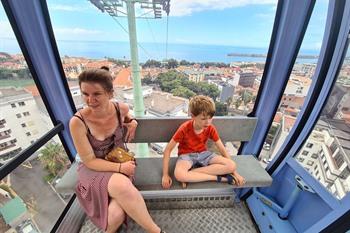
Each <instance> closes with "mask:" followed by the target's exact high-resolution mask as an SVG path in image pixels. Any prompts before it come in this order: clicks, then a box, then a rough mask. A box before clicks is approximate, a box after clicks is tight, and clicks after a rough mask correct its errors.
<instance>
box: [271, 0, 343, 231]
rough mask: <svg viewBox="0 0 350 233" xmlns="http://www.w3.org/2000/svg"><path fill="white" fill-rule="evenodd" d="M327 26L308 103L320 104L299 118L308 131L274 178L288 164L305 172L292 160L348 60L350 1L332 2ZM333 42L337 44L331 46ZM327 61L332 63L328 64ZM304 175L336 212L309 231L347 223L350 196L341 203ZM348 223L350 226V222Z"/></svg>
mask: <svg viewBox="0 0 350 233" xmlns="http://www.w3.org/2000/svg"><path fill="white" fill-rule="evenodd" d="M339 18H340V20H339ZM336 24H338V26H335V25H336ZM339 24H340V25H339ZM327 25H328V26H327V27H326V29H327V31H326V33H325V37H324V42H323V46H322V49H321V56H320V61H319V63H318V67H317V69H316V74H317V75H315V77H317V81H316V82H313V85H312V86H311V88H310V94H309V95H308V97H307V102H306V103H307V104H309V103H310V101H312V99H314V98H317V99H316V101H314V104H313V106H312V108H310V107H309V108H307V107H304V108H303V110H302V111H301V117H298V120H297V122H296V123H295V124H296V125H297V126H298V127H301V125H304V128H303V129H302V130H301V131H300V133H299V136H298V138H297V140H296V141H293V145H292V147H291V149H290V150H289V151H288V153H287V154H286V156H285V158H284V161H283V162H282V163H281V164H280V165H279V167H278V168H277V169H276V170H275V171H274V172H273V175H272V176H277V175H278V173H279V172H280V171H281V170H282V168H283V166H284V165H285V164H286V163H288V164H292V166H291V167H292V168H293V169H296V170H300V171H302V170H303V168H302V167H301V166H298V165H296V164H297V162H296V161H292V160H293V158H292V157H293V156H295V155H296V154H297V152H298V151H299V149H300V148H301V147H302V145H303V143H304V142H305V141H306V140H307V138H308V136H309V134H310V133H311V131H312V130H313V128H314V125H315V124H316V122H317V120H318V118H319V116H320V114H321V111H322V109H323V107H324V105H325V104H326V103H327V99H328V97H329V95H330V93H331V90H332V87H333V86H334V83H335V81H336V78H337V76H338V73H339V71H340V69H341V65H342V62H343V61H344V57H345V55H346V51H347V47H348V43H349V42H348V35H349V31H350V1H346V3H345V2H344V1H331V2H330V5H329V15H328V17H327ZM330 25H332V26H330ZM337 27H338V28H339V30H338V32H337V30H336V28H337ZM335 33H336V35H335ZM332 43H333V44H334V45H331V44H332ZM326 60H328V62H327V61H326ZM320 64H321V65H320ZM327 64H328V66H329V67H328V69H326V68H325V67H322V66H325V65H327ZM322 79H324V80H323V82H322V83H320V82H319V80H322ZM315 93H318V94H319V95H318V96H317V95H316V94H315ZM305 106H306V105H305ZM307 112H309V113H308V114H309V117H308V118H307V119H306V120H305V119H304V121H305V122H306V123H304V124H302V123H303V122H302V121H301V119H302V118H303V117H304V114H306V113H307ZM294 133H295V130H293V131H292V132H291V134H294ZM289 139H290V137H288V138H287V140H286V142H287V141H288V140H289ZM289 143H290V142H289ZM282 148H283V146H282ZM281 153H283V152H281V151H279V152H278V154H277V156H281ZM293 163H294V164H293ZM304 172H305V173H304ZM304 172H303V173H304V175H303V176H302V177H303V178H304V179H305V180H306V182H308V184H310V185H312V186H313V187H314V188H315V190H316V192H317V193H318V195H319V196H320V197H321V198H322V199H323V200H324V201H325V203H326V204H328V205H329V206H330V207H332V208H333V211H332V212H330V213H329V214H328V215H326V216H325V217H324V218H322V219H320V221H318V222H317V223H315V224H314V225H313V226H312V227H310V228H309V229H308V230H307V232H320V231H322V230H325V227H327V226H333V225H334V224H333V223H334V222H338V221H340V222H342V224H344V222H346V221H342V220H343V218H346V217H347V216H348V213H349V211H350V205H349V202H350V201H349V199H350V198H349V194H348V195H347V196H346V198H344V199H343V200H341V201H340V202H341V204H340V202H339V200H337V199H336V198H334V197H333V196H332V195H330V194H329V193H328V191H325V190H324V188H322V187H321V186H319V185H318V184H316V182H317V181H316V180H315V179H314V178H313V177H312V176H311V175H310V174H306V171H304ZM345 204H347V205H345ZM348 224H349V225H350V222H349V223H348Z"/></svg>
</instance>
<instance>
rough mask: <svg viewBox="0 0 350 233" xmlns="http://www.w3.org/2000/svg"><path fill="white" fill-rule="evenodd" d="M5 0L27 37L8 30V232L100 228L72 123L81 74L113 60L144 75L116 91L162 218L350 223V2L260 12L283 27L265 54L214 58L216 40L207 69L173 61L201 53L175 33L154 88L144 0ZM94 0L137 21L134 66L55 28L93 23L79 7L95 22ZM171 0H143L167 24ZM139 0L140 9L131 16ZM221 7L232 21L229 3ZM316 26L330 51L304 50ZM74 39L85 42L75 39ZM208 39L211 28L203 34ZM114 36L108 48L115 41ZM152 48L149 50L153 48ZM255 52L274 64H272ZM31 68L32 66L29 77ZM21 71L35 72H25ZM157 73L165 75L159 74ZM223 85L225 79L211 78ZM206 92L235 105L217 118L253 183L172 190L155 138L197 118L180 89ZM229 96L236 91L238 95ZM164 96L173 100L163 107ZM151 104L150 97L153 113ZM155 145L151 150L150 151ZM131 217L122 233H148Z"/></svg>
mask: <svg viewBox="0 0 350 233" xmlns="http://www.w3.org/2000/svg"><path fill="white" fill-rule="evenodd" d="M1 2H2V8H3V10H4V11H3V12H0V13H1V14H0V22H2V20H7V21H8V22H9V25H10V26H9V27H5V29H6V28H7V29H6V30H8V29H9V30H11V33H12V32H13V33H14V36H15V37H14V38H13V40H11V39H9V40H7V39H4V40H3V39H2V38H4V37H6V36H7V35H5V36H2V35H1V43H0V71H1V73H0V75H1V79H0V83H1V85H0V106H1V113H0V163H1V168H0V175H1V183H0V203H1V205H0V214H1V215H0V216H1V218H0V231H1V232H10V231H11V230H12V231H14V230H15V231H17V232H28V231H29V230H31V231H32V232H50V231H51V232H90V231H94V232H98V231H99V230H98V229H97V228H96V227H95V226H94V225H93V224H92V223H91V222H90V220H89V219H87V218H86V215H85V213H84V212H83V211H82V209H81V208H80V206H79V203H78V201H77V199H76V196H75V194H74V184H75V179H76V174H75V167H76V164H77V162H79V159H78V158H77V153H76V149H75V148H74V145H73V142H72V139H71V136H70V133H69V127H68V123H69V120H70V118H71V117H72V115H73V114H74V113H75V112H76V109H77V107H82V105H81V103H80V102H79V99H80V90H79V86H78V85H77V84H76V83H75V84H74V83H73V84H72V82H71V80H74V77H75V76H74V75H77V74H78V73H80V72H81V71H82V70H83V69H87V68H99V67H101V66H102V65H103V66H106V65H107V68H109V69H110V72H111V73H113V74H115V76H116V79H115V82H119V81H120V79H119V78H120V77H126V76H127V77H129V76H130V75H132V81H133V82H131V83H132V86H129V88H125V86H117V85H116V86H115V89H116V90H115V92H116V96H115V98H116V100H117V101H118V100H122V101H124V102H127V103H128V104H129V105H130V107H131V109H132V111H133V112H134V113H135V115H136V116H137V120H138V122H139V126H138V128H137V132H136V138H135V140H134V142H135V143H136V145H132V144H131V145H130V148H131V147H132V150H135V151H138V152H139V153H137V156H138V159H137V161H138V167H137V170H136V181H135V186H136V187H137V188H138V189H139V190H140V191H141V193H142V195H143V197H144V199H145V201H146V204H147V206H148V209H149V211H150V214H151V215H152V217H153V219H154V220H155V222H156V223H157V224H159V225H160V226H162V228H164V230H165V231H166V232H308V233H313V232H347V231H348V230H349V229H350V221H349V219H350V194H349V191H350V141H349V138H350V123H349V114H350V113H349V109H350V94H349V93H350V90H349V89H350V88H349V86H350V64H349V51H348V44H349V31H350V1H348V0H346V1H328V2H327V4H325V2H324V1H315V0H311V1H302V0H295V1H283V0H280V1H278V2H276V3H275V5H274V6H276V7H272V6H271V5H268V6H269V9H270V10H271V9H273V10H274V11H275V12H274V21H273V23H272V21H271V22H270V21H269V20H267V19H265V20H260V21H259V23H260V22H262V23H269V24H271V25H270V26H271V27H270V29H269V30H270V32H271V35H269V36H268V38H269V39H268V41H267V44H266V46H265V47H266V48H268V50H266V53H265V52H261V51H260V52H259V51H257V52H245V53H241V52H232V51H228V52H227V53H226V54H229V56H227V57H226V55H225V57H226V58H225V59H236V58H234V57H235V56H240V57H249V59H252V61H250V60H249V59H247V61H244V62H238V61H237V60H224V61H225V62H221V63H220V64H219V63H210V62H209V61H211V57H210V56H211V55H213V54H216V53H214V52H212V51H217V54H219V53H220V51H221V49H222V48H221V47H213V48H211V49H209V50H208V51H211V52H210V53H208V54H206V55H201V54H200V53H199V54H200V55H197V56H199V57H196V58H195V57H193V58H190V59H188V60H190V61H191V59H192V61H196V62H198V61H200V60H205V61H208V63H205V62H203V63H200V62H198V63H197V64H195V63H194V62H188V61H186V60H182V59H183V58H182V57H181V58H177V59H179V60H182V61H181V62H180V63H178V62H177V60H176V59H169V60H168V59H167V57H168V50H169V55H170V54H171V51H176V52H180V51H182V50H183V51H184V52H185V53H184V54H192V52H194V51H196V49H194V48H195V46H187V47H186V46H185V45H184V46H183V47H181V46H175V47H171V46H170V43H169V46H168V41H167V44H166V63H163V64H162V63H161V62H159V64H158V63H157V61H151V60H149V61H148V62H146V63H144V64H143V69H144V70H147V72H148V73H147V75H149V76H150V77H151V78H149V79H146V81H147V82H149V83H148V84H149V85H150V86H151V87H145V86H142V87H141V78H140V76H141V74H140V69H139V61H138V53H137V37H136V29H135V28H136V27H135V26H136V24H135V18H133V17H132V15H133V14H131V13H132V10H133V9H134V8H133V7H134V6H138V5H140V4H141V3H140V2H141V1H127V0H122V1H107V0H103V1H92V0H91V1H90V2H88V1H86V2H85V3H84V4H87V6H86V7H85V8H84V7H80V8H79V9H78V8H75V7H74V6H73V5H72V6H69V7H67V6H66V7H64V6H58V5H54V4H52V2H50V1H49V3H48V5H47V3H46V1H35V0H28V1H20V0H11V1H9V0H1ZM111 2H113V4H112V3H111ZM189 2H190V1H189ZM91 4H92V5H93V6H94V7H95V8H93V9H94V12H95V11H96V12H98V14H99V16H98V17H112V18H113V20H114V21H115V22H117V23H118V24H119V21H118V20H117V18H118V17H119V16H120V14H121V13H123V14H125V15H124V16H127V19H128V25H129V35H130V37H129V38H130V52H131V60H130V62H129V61H125V59H124V60H122V61H116V59H105V60H103V62H101V60H94V59H87V58H84V55H82V54H84V53H80V55H79V57H78V56H77V57H69V56H65V53H66V51H65V50H64V49H62V48H65V47H64V46H68V44H69V43H70V44H69V46H71V47H70V48H72V47H74V50H77V51H78V50H79V49H81V47H84V46H78V44H75V42H72V41H70V42H69V43H67V42H66V41H61V40H59V39H57V38H56V37H58V36H59V35H60V33H61V32H64V31H65V30H62V28H61V30H57V31H55V30H54V29H55V25H56V26H57V25H60V24H59V23H58V21H56V19H57V18H56V17H58V16H57V14H58V13H57V12H58V11H66V13H65V15H64V16H67V19H66V21H69V23H72V24H75V23H79V22H80V21H81V20H73V18H69V15H68V14H69V13H67V10H69V11H73V10H74V9H75V10H79V12H81V14H79V16H81V17H83V16H84V15H85V12H84V9H88V11H92V9H91ZM159 4H160V5H159ZM172 4H174V5H175V6H178V7H180V5H176V1H174V2H173V1H172V2H171V4H170V5H169V1H151V0H150V1H142V7H141V9H148V10H149V11H150V12H151V13H152V14H153V13H154V15H153V16H154V18H157V19H160V18H161V17H162V14H161V12H163V11H164V12H165V13H166V14H169V12H170V16H171V12H172V6H173V5H172ZM198 4H201V3H198ZM262 4H263V3H262ZM264 4H265V3H264ZM322 4H323V5H322ZM126 5H127V6H128V7H127V11H121V10H120V8H121V7H125V6H126ZM188 7H190V6H188ZM232 7H236V6H233V5H232ZM212 8H213V9H218V8H215V7H212ZM117 9H118V10H117ZM123 9H124V8H123ZM198 9H200V7H199V8H198ZM203 9H206V8H203ZM220 9H221V8H220ZM235 9H238V8H235ZM245 9H248V8H245V7H241V8H239V12H242V13H243V12H244V10H245ZM261 9H263V7H262V6H261ZM192 10H193V9H192ZM130 11H131V13H130ZM174 11H176V8H174ZM96 12H95V13H96ZM136 12H137V11H136ZM181 12H182V14H186V12H187V11H181ZM195 12H197V11H195ZM232 12H233V11H232ZM232 12H230V13H232ZM320 12H321V13H322V14H319V13H320ZM90 13H91V12H90ZM134 13H135V12H134ZM175 13H176V12H175ZM107 14H108V15H107ZM236 14H237V13H236ZM247 14H248V13H247ZM87 15H88V16H87ZM87 15H85V17H87V21H88V22H91V15H89V14H87ZM198 15H200V14H198ZM198 15H197V16H198ZM216 15H217V14H216ZM222 15H223V16H225V17H228V16H231V14H229V13H228V11H225V10H223V11H222ZM241 15H242V14H241ZM262 15H263V14H260V16H262ZM94 16H96V15H94ZM141 16H142V17H143V16H145V15H141ZM177 16H181V15H177ZM96 17H97V16H96ZM142 17H141V18H142ZM169 18H170V19H172V20H174V22H176V24H175V27H181V25H182V24H181V20H180V21H177V18H172V17H169ZM253 18H254V17H253ZM70 19H72V20H70ZM104 19H106V18H104ZM166 19H167V20H168V17H167V18H166ZM322 20H323V21H322ZM82 21H83V20H82ZM239 21H240V22H241V21H242V20H239ZM170 22H171V21H170ZM196 22H201V20H196ZM233 22H234V21H231V20H224V21H221V24H220V25H219V26H218V27H217V29H220V28H225V30H224V31H230V30H231V29H232V30H234V28H236V26H232V25H233V24H232V25H226V23H233ZM91 24H92V23H91ZM255 24H256V25H258V23H255ZM101 25H102V26H103V25H104V24H103V23H102V24H101ZM101 25H100V26H101ZM166 25H169V24H168V21H166ZM253 26H254V25H251V26H247V27H245V30H244V31H245V32H246V31H247V29H249V28H252V30H254V33H256V37H258V38H259V39H261V40H263V38H262V37H260V36H259V35H260V34H259V33H260V32H261V31H269V30H266V28H264V30H255V29H253ZM0 27H1V24H0ZM57 27H58V29H59V28H60V27H59V26H57ZM315 28H322V29H324V31H322V32H320V33H318V32H317V33H315V34H317V35H318V37H319V38H318V40H319V41H320V47H319V50H318V51H317V52H316V53H314V54H304V53H303V52H304V51H305V50H304V49H303V46H304V45H305V43H306V41H307V38H308V35H310V33H311V34H312V33H314V31H313V30H314V29H315ZM6 30H5V31H6ZM309 30H310V31H309ZM1 31H3V30H1ZM124 31H125V28H124ZM167 31H168V28H167ZM224 31H222V33H225V32H224ZM248 31H249V30H248ZM75 32H78V34H83V33H85V32H86V31H85V30H76V31H75ZM95 32H96V31H95ZM190 33H191V32H190V31H189V32H188V34H190ZM88 34H89V33H88ZM90 34H91V33H90ZM92 34H94V33H92ZM207 34H208V33H207ZM209 34H210V33H209ZM214 34H215V33H214ZM216 34H217V33H216ZM84 35H85V34H84ZM86 35H87V34H86ZM9 36H10V35H9ZM70 36H71V37H72V38H73V37H74V36H75V34H74V33H71V34H70ZM173 36H174V35H173ZM254 36H255V35H254ZM254 36H251V37H254ZM220 37H222V38H226V37H227V38H228V39H230V38H232V37H233V36H224V35H220ZM249 37H250V36H249V35H248V36H247V37H246V38H249ZM166 38H167V39H168V34H167V35H166ZM208 38H209V37H208ZM208 38H206V36H202V38H201V40H203V41H204V40H205V39H208ZM232 40H233V39H232ZM242 40H243V39H242ZM11 41H15V42H16V43H17V45H16V46H17V47H19V48H20V51H21V53H22V54H23V57H22V56H18V55H14V54H15V53H16V52H11V51H15V50H11V46H10V45H11V43H12V42H11ZM247 41H249V40H247ZM198 42H199V41H198ZM204 42H205V41H204ZM64 43H66V44H64ZM86 43H87V44H86V45H87V46H85V48H93V47H95V46H96V47H98V43H97V42H96V41H94V42H89V43H90V44H89V43H88V42H86ZM115 43H118V42H115ZM115 43H114V42H113V43H111V42H110V43H107V42H106V43H105V44H107V45H108V46H115ZM120 43H121V42H120ZM2 44H4V46H3V47H4V48H2ZM105 44H104V46H106V45H105ZM195 44H198V43H197V41H196V42H195ZM108 46H107V47H101V48H107V49H101V50H102V51H99V54H100V53H102V54H103V55H101V56H100V57H106V56H107V54H110V51H112V50H113V49H112V47H111V48H109V47H108ZM203 46H204V45H203ZM203 46H200V47H201V48H202V47H203ZM139 47H140V48H142V49H143V50H144V52H145V53H146V52H147V51H146V49H147V48H146V47H143V46H141V45H140V46H139ZM204 47H205V46H204ZM174 48H175V49H174ZM198 48H199V47H198ZM225 48H226V47H225ZM171 49H173V50H171ZM226 49H227V48H226ZM1 50H5V51H4V52H2V51H1ZM225 51H226V50H225ZM176 54H178V53H175V52H174V53H173V54H172V55H173V56H174V57H175V56H176ZM265 54H266V55H265ZM172 55H170V57H171V56H172ZM120 56H121V57H124V56H125V55H120ZM184 56H185V55H184ZM230 56H233V58H229V57H230ZM61 58H62V60H61ZM124 58H125V57H124ZM254 59H263V62H257V61H256V60H254ZM265 59H266V60H265ZM306 60H307V61H306ZM230 62H231V64H230V65H229V64H228V63H230ZM151 64H152V65H151ZM164 64H166V65H164ZM151 66H152V68H150V67H151ZM23 67H24V68H25V67H28V72H25V69H24V68H23ZM213 67H214V68H213ZM21 69H23V70H24V71H19V70H21ZM128 69H129V70H128ZM153 69H154V70H153ZM153 72H155V73H156V74H157V75H154V76H152V75H153ZM68 74H69V75H68ZM123 75H124V76H123ZM128 75H129V76H128ZM144 75H146V74H144ZM2 76H5V77H6V79H8V80H10V84H7V83H5V82H2V81H3V80H2ZM21 76H26V77H32V79H33V80H34V83H35V84H33V83H31V85H27V86H25V87H19V86H23V85H24V82H27V81H28V80H29V79H26V80H20V83H21V85H16V83H15V81H16V80H15V79H13V77H17V78H18V77H21ZM147 77H148V76H147ZM11 78H12V79H11ZM180 78H181V79H180ZM229 78H231V79H232V80H228V79H229ZM236 78H238V79H236ZM8 80H5V81H6V82H7V81H8ZM130 80H131V79H129V81H130ZM155 80H156V81H155ZM184 80H186V81H184ZM218 80H219V81H220V82H224V83H223V84H222V83H220V82H219V81H218ZM235 80H236V81H235ZM146 81H145V80H143V82H146ZM166 82H167V83H166ZM127 83H128V82H125V83H124V84H123V85H127ZM169 83H171V85H173V87H172V88H173V89H171V88H170V84H169ZM213 83H214V84H215V85H217V86H220V88H217V87H215V88H214V89H213V86H205V85H209V84H212V85H214V84H213ZM177 84H182V86H181V87H180V86H176V85H177ZM14 86H17V87H14ZM152 87H153V88H152ZM164 87H166V88H165V89H166V90H165V89H164ZM118 88H119V89H118ZM162 88H163V89H162ZM184 88H187V89H186V91H184ZM190 88H192V89H190ZM200 88H202V89H200ZM196 90H197V91H198V90H201V91H202V92H204V91H205V90H212V92H208V93H207V94H208V95H213V96H214V97H215V99H216V100H217V101H218V103H217V109H221V110H222V109H224V110H225V109H226V112H225V111H222V112H224V114H222V115H224V116H215V117H214V121H213V122H214V124H215V125H216V127H217V128H218V131H219V133H220V136H221V139H222V140H223V141H225V142H227V144H226V145H227V146H228V147H230V148H231V152H232V155H233V156H232V159H233V160H235V161H236V163H237V165H238V171H239V172H240V173H241V174H242V175H243V176H244V177H245V178H246V180H247V183H246V184H245V185H244V186H243V187H237V186H234V185H228V184H223V183H216V182H203V183H198V184H193V183H191V184H189V185H188V187H187V188H186V189H183V188H182V187H181V186H180V185H179V184H177V183H176V181H174V183H173V187H172V188H171V189H169V190H164V189H162V188H161V172H162V156H161V155H159V154H158V153H159V149H157V150H158V151H156V150H153V149H152V148H151V149H149V148H148V147H147V144H146V143H157V146H159V145H161V144H159V143H166V142H168V141H169V139H170V138H171V136H172V135H173V133H174V132H175V130H176V128H177V127H178V126H179V125H180V124H181V122H183V121H185V120H186V119H188V117H187V115H186V114H187V112H186V111H187V107H188V106H187V105H188V98H181V97H175V96H176V95H178V96H181V95H183V94H184V93H185V94H186V93H187V94H191V95H193V94H197V92H195V91H196ZM170 92H172V93H173V94H174V95H171V94H170ZM215 93H216V94H215ZM227 93H229V94H227ZM228 95H229V96H230V97H231V98H227V96H228ZM161 100H164V103H163V105H162V107H161V108H157V106H158V104H159V103H158V101H161ZM220 101H222V102H221V103H220ZM78 102H79V103H78ZM77 103H78V104H77ZM223 103H224V104H223ZM143 104H144V105H145V106H147V107H146V108H145V109H143V107H142V106H144V105H143ZM140 106H141V107H140ZM171 106H173V107H171ZM225 106H226V108H225ZM170 107H171V108H170ZM221 110H220V111H221ZM145 112H146V113H147V114H146V116H144V113H145ZM180 112H181V113H183V115H181V114H179V113H180ZM228 113H229V114H228ZM150 115H152V116H151V117H150ZM39 126H40V127H39ZM56 136H58V137H56ZM140 148H143V150H141V149H140ZM141 151H142V153H141ZM143 152H144V153H143ZM148 153H150V154H151V155H150V156H146V154H148ZM235 154H237V155H238V156H236V155H235ZM174 164H175V158H172V160H171V169H173V167H174ZM69 167H70V168H69ZM128 223H129V226H128V229H126V228H125V226H123V227H122V228H121V229H120V232H126V231H128V232H142V229H141V228H140V227H139V226H138V225H137V224H136V223H134V222H133V221H132V220H131V219H128Z"/></svg>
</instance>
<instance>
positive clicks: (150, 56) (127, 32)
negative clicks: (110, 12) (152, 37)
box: [112, 17, 154, 59]
mask: <svg viewBox="0 0 350 233" xmlns="http://www.w3.org/2000/svg"><path fill="white" fill-rule="evenodd" d="M112 19H113V20H114V21H115V22H116V23H117V24H118V25H119V26H120V27H121V28H122V29H123V30H124V32H126V34H128V35H129V31H128V30H126V29H125V28H124V27H123V25H121V23H120V22H119V21H118V20H117V19H116V18H115V17H112ZM137 46H139V47H140V48H141V49H142V50H143V51H144V52H145V54H146V55H147V56H148V57H149V58H150V59H152V58H153V57H154V56H152V55H151V54H150V53H148V52H147V50H146V49H145V48H144V47H143V46H142V45H140V44H139V42H137Z"/></svg>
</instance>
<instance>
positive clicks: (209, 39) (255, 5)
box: [0, 0, 328, 49]
mask: <svg viewBox="0 0 350 233" xmlns="http://www.w3.org/2000/svg"><path fill="white" fill-rule="evenodd" d="M170 4H171V5H170V15H169V16H168V17H167V16H166V14H165V12H163V17H162V18H161V19H154V18H149V19H141V18H139V19H137V38H138V41H139V42H140V43H142V42H155V43H162V44H165V43H166V41H168V43H175V44H210V45H229V46H238V47H251V48H267V47H268V46H269V42H270V37H271V32H272V27H273V21H274V17H275V13H276V8H277V0H235V1H233V0H171V1H170ZM327 4H328V1H326V0H317V1H316V5H315V9H314V12H313V15H312V17H311V20H310V23H309V26H308V29H307V32H306V35H305V40H304V42H303V44H302V48H303V47H304V48H305V49H319V48H320V46H321V41H322V35H323V32H324V25H325V21H326V14H327ZM47 5H48V8H49V14H50V18H51V22H52V25H53V29H54V33H55V37H56V39H57V40H77V41H128V40H129V36H128V33H127V31H128V25H127V19H126V18H125V17H118V18H112V17H111V16H109V15H108V14H107V13H102V12H101V11H100V10H98V9H97V8H96V7H95V6H94V5H93V4H91V3H90V2H89V1H87V0H47ZM136 8H137V14H141V13H144V12H145V11H142V12H141V11H140V9H139V5H136ZM121 10H122V9H121ZM148 15H150V14H148ZM167 25H168V26H167ZM322 25H323V26H322ZM167 31H168V34H167ZM1 38H14V35H13V32H12V29H11V27H10V24H9V23H8V20H7V17H6V14H5V13H4V10H3V8H2V7H1V9H0V40H1ZM167 38H168V39H167Z"/></svg>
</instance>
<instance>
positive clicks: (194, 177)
mask: <svg viewBox="0 0 350 233" xmlns="http://www.w3.org/2000/svg"><path fill="white" fill-rule="evenodd" d="M191 167H192V163H191V162H190V161H186V160H180V159H179V160H178V161H177V163H176V166H175V171H174V176H175V178H176V180H177V181H179V182H201V181H211V180H216V176H215V175H209V174H205V173H198V172H194V171H193V170H190V169H191ZM194 170H195V169H194Z"/></svg>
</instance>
